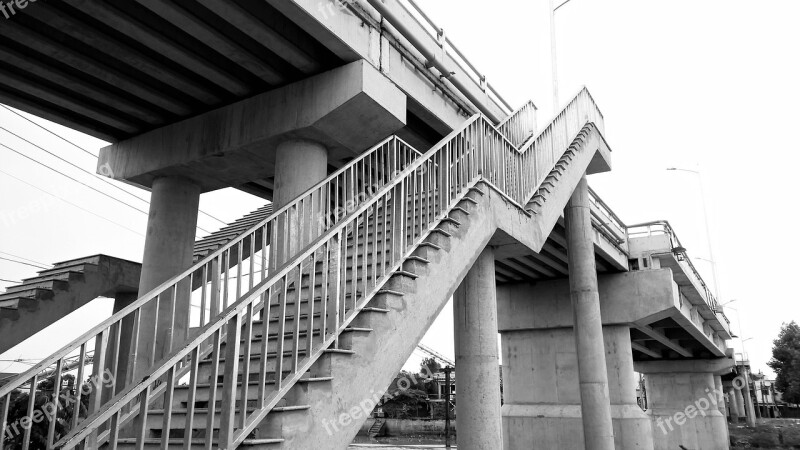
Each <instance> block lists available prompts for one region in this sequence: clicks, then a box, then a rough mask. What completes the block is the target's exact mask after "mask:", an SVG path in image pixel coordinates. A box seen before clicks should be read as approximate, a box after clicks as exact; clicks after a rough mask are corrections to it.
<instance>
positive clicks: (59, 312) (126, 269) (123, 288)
mask: <svg viewBox="0 0 800 450" xmlns="http://www.w3.org/2000/svg"><path fill="white" fill-rule="evenodd" d="M140 272H141V265H140V264H137V263H134V262H130V261H125V260H121V259H117V258H112V257H108V256H104V255H101V256H100V257H99V261H98V263H97V267H96V268H93V269H91V270H86V271H84V272H82V278H81V279H78V280H72V281H70V282H69V286H68V288H67V289H66V290H54V291H53V296H52V297H51V298H48V299H41V300H35V301H31V302H30V303H31V306H30V307H29V308H25V307H23V305H22V303H20V305H19V307H18V312H17V314H18V316H17V317H15V318H13V319H0V334H2V336H3V339H2V340H1V341H0V354H2V353H4V352H6V351H8V350H9V349H11V348H12V347H14V346H15V345H17V344H19V343H21V342H23V341H25V340H26V339H28V338H30V337H31V336H33V335H35V334H37V333H39V332H40V331H42V330H44V329H45V328H47V327H48V326H50V325H52V324H54V323H55V322H57V321H58V320H61V319H62V318H64V317H66V316H67V315H69V314H70V313H72V312H74V311H76V310H77V309H79V308H81V307H83V306H85V305H87V304H89V303H90V302H92V301H94V300H95V299H97V298H98V297H111V298H113V297H114V295H116V294H117V293H128V292H129V293H135V292H136V290H137V288H138V286H139V274H140Z"/></svg>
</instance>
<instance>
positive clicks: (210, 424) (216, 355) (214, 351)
mask: <svg viewBox="0 0 800 450" xmlns="http://www.w3.org/2000/svg"><path fill="white" fill-rule="evenodd" d="M221 338H222V330H217V331H215V332H214V338H213V343H212V346H211V376H210V377H208V380H209V381H208V383H209V386H208V410H207V412H206V437H205V449H206V450H211V449H212V446H213V441H212V440H213V439H214V434H213V433H212V430H213V429H214V415H215V414H216V410H217V384H218V383H219V361H220V350H221V349H220V340H221ZM236 342H237V344H236V345H237V346H238V345H239V344H238V342H239V341H236ZM238 362H239V358H238V355H237V357H236V358H234V361H226V370H228V369H227V366H228V365H233V366H236V365H237V363H238ZM225 380H227V378H226V379H225ZM225 380H223V382H224V381H225ZM234 383H235V381H234ZM223 389H224V387H223ZM223 392H224V390H223Z"/></svg>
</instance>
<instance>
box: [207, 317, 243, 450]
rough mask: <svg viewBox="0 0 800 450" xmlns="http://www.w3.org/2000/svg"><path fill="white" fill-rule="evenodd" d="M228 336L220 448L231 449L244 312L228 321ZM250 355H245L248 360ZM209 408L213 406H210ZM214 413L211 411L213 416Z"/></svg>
mask: <svg viewBox="0 0 800 450" xmlns="http://www.w3.org/2000/svg"><path fill="white" fill-rule="evenodd" d="M227 328H228V334H227V339H226V340H225V366H224V370H225V371H224V373H223V375H222V408H221V409H220V419H219V423H220V425H219V428H220V429H219V443H218V445H219V447H220V448H226V449H229V448H231V443H232V442H233V430H234V429H235V428H236V383H237V381H238V379H237V378H238V374H239V350H240V345H241V339H242V311H237V312H236V314H234V315H233V317H231V319H230V320H229V321H228V327H227ZM248 356H249V355H245V358H247V357H248ZM247 368H248V367H247V362H243V364H242V385H243V387H244V389H245V391H243V393H244V394H245V395H244V397H243V398H242V399H241V400H242V405H243V406H244V407H243V408H242V410H241V416H245V418H246V415H247V391H246V389H247V374H246V373H245V372H244V370H245V369H247ZM209 408H211V405H210V404H209ZM211 413H212V411H209V414H211ZM211 430H213V428H212V427H211V426H209V427H208V429H207V430H206V432H207V433H209V434H210V431H211Z"/></svg>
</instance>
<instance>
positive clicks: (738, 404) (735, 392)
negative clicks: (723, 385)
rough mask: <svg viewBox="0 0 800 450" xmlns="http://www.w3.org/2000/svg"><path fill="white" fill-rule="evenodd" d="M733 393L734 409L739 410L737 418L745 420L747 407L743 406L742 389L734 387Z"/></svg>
mask: <svg viewBox="0 0 800 450" xmlns="http://www.w3.org/2000/svg"><path fill="white" fill-rule="evenodd" d="M733 395H734V397H736V409H737V410H738V411H739V418H743V419H745V420H747V408H745V404H744V396H743V395H742V390H741V389H736V388H734V389H733Z"/></svg>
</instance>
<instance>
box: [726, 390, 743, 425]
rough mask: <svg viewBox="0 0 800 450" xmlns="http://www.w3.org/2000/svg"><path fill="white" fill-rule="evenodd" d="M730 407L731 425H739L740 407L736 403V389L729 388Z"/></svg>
mask: <svg viewBox="0 0 800 450" xmlns="http://www.w3.org/2000/svg"><path fill="white" fill-rule="evenodd" d="M728 406H729V407H730V413H731V414H730V416H731V423H733V424H737V423H739V416H740V415H741V413H740V412H739V405H738V404H737V403H736V388H734V387H733V386H728Z"/></svg>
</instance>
